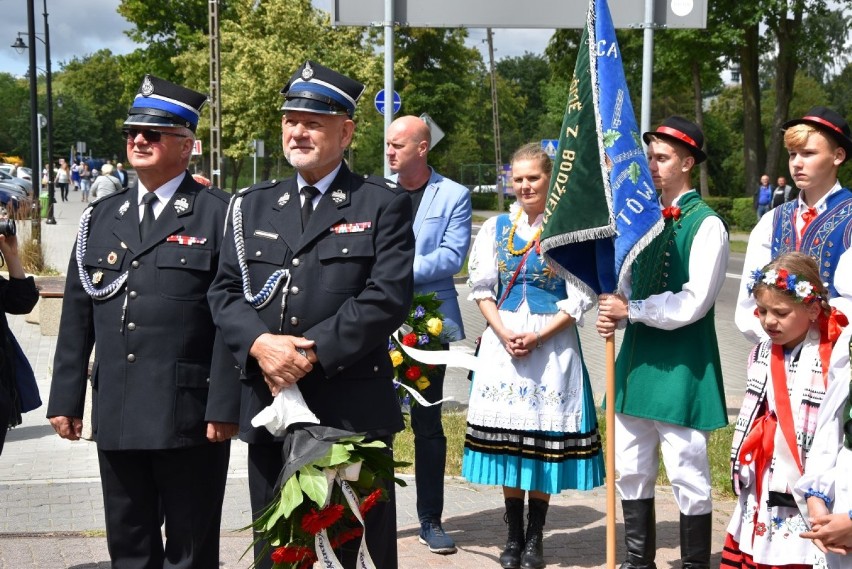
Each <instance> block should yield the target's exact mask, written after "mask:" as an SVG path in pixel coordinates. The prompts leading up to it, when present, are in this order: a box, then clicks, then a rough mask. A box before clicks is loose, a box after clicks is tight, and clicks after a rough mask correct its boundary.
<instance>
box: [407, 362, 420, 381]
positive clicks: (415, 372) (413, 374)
mask: <svg viewBox="0 0 852 569" xmlns="http://www.w3.org/2000/svg"><path fill="white" fill-rule="evenodd" d="M421 375H422V374H421V372H420V368H419V367H417V366H411V367H410V368H408V369H407V370H405V377H407V378H408V379H410V380H411V381H416V380H418V379H420V376H421Z"/></svg>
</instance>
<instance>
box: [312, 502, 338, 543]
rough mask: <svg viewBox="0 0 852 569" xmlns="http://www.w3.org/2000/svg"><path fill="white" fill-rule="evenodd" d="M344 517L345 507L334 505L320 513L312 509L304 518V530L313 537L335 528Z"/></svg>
mask: <svg viewBox="0 0 852 569" xmlns="http://www.w3.org/2000/svg"><path fill="white" fill-rule="evenodd" d="M342 516H343V505H342V504H332V505H330V506H326V507H325V508H323V509H322V510H320V511H319V512H317V511H316V510H314V509H313V508H311V511H310V512H308V513H307V514H305V515H304V516H302V529H303V530H305V531H306V532H308V533H309V534H311V535H316V534H318V533H319V532H320V531H322V530H324V529H326V528H329V527H331V526H333V525H334V524H335V523H337V520H339V519H340V518H341V517H342Z"/></svg>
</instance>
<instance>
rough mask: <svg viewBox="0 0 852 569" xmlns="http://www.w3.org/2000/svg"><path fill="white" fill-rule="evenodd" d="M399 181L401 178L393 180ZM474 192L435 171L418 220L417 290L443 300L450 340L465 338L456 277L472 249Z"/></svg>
mask: <svg viewBox="0 0 852 569" xmlns="http://www.w3.org/2000/svg"><path fill="white" fill-rule="evenodd" d="M391 179H392V180H393V181H397V176H396V175H394V176H392V177H391ZM470 231H471V205H470V191H469V190H468V189H467V188H465V187H464V186H462V185H461V184H458V183H456V182H454V181H452V180H450V179H449V178H445V177H444V176H442V175H441V174H439V173H438V172H436V171H435V170H434V169H432V175H431V176H430V177H429V183H428V184H427V185H426V190H425V192H424V194H423V200H422V201H421V202H420V208H418V210H417V216H416V217H415V218H414V290H415V292H417V293H429V292H434V293H437V297H438V298H439V299H441V300H442V301H443V304H442V305H441V308H440V310H441V312H442V313H443V314H444V328H445V330H446V331H447V339H448V340H449V341H452V342H455V341H458V340H462V339H464V326H463V324H462V317H461V310H459V302H458V293H457V292H456V286H455V283H454V282H453V276H454V275H455V274H456V273H458V272H459V271H460V270H461V268H462V266H463V265H464V261H465V258H466V257H467V252H468V250H469V249H470Z"/></svg>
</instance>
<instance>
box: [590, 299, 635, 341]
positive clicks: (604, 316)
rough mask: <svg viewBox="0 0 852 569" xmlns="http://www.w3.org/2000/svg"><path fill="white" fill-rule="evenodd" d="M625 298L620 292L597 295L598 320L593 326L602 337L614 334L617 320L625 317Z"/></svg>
mask: <svg viewBox="0 0 852 569" xmlns="http://www.w3.org/2000/svg"><path fill="white" fill-rule="evenodd" d="M627 313H628V312H627V299H626V298H625V297H624V296H623V295H621V294H602V295H600V296H599V297H598V320H597V322H595V328H596V329H597V331H598V334H600V335H601V336H602V337H604V338H609V337H610V336H612V335H613V334H615V329H616V328H617V327H618V322H619V320H624V319H625V318H627Z"/></svg>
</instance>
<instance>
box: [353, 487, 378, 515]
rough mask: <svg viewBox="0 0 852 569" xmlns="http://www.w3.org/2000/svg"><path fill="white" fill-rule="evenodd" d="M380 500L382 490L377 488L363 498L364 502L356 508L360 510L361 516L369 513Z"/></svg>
mask: <svg viewBox="0 0 852 569" xmlns="http://www.w3.org/2000/svg"><path fill="white" fill-rule="evenodd" d="M381 498H382V489H381V488H378V489H376V490H373V492H372V493H371V494H370V495H369V496H367V497H366V498H364V501H363V502H361V506H360V507H359V508H358V509H359V510H361V515H362V516H363V515H364V514H366V513H367V512H369V511H370V509H372V507H373V506H375V505H376V503H377V502H378V501H379V500H381Z"/></svg>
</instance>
